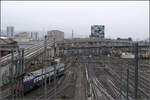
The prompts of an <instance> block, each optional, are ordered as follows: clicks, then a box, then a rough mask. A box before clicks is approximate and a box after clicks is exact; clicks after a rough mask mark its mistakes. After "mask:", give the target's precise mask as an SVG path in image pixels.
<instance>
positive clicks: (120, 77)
mask: <svg viewBox="0 0 150 100" xmlns="http://www.w3.org/2000/svg"><path fill="white" fill-rule="evenodd" d="M120 100H122V67H121V70H120Z"/></svg>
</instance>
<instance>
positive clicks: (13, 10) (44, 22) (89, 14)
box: [1, 1, 149, 39]
mask: <svg viewBox="0 0 150 100" xmlns="http://www.w3.org/2000/svg"><path fill="white" fill-rule="evenodd" d="M1 11H2V12H1V21H2V26H1V27H2V29H6V26H8V25H12V26H15V29H16V30H27V31H36V30H37V31H47V30H52V29H58V30H61V31H64V32H65V36H66V37H71V31H72V29H73V30H74V33H75V36H78V37H79V36H81V37H85V36H88V35H89V34H90V32H91V31H90V29H91V25H93V24H99V25H101V24H102V25H105V36H106V37H107V38H117V37H122V38H126V37H132V38H134V39H137V38H138V39H145V38H148V36H149V2H148V1H105V2H104V1H20V2H19V1H5V2H4V1H2V3H1Z"/></svg>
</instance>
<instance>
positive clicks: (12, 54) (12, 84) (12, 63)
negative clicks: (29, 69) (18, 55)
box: [9, 49, 14, 99]
mask: <svg viewBox="0 0 150 100" xmlns="http://www.w3.org/2000/svg"><path fill="white" fill-rule="evenodd" d="M13 68H14V50H13V49H12V50H11V65H10V74H9V75H10V83H11V96H12V99H14V90H13V86H14V73H13V72H14V71H13V70H14V69H13Z"/></svg>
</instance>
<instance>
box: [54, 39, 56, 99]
mask: <svg viewBox="0 0 150 100" xmlns="http://www.w3.org/2000/svg"><path fill="white" fill-rule="evenodd" d="M55 56H56V47H55V38H54V60H55ZM54 97H55V98H56V65H55V64H54Z"/></svg>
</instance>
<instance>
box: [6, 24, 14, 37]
mask: <svg viewBox="0 0 150 100" xmlns="http://www.w3.org/2000/svg"><path fill="white" fill-rule="evenodd" d="M13 35H14V27H13V26H7V37H8V38H9V37H13Z"/></svg>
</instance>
